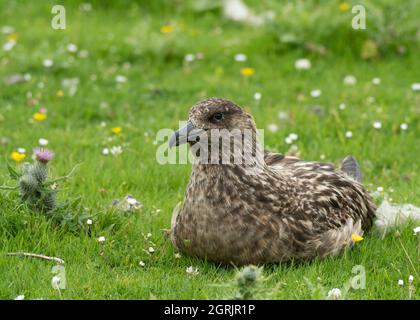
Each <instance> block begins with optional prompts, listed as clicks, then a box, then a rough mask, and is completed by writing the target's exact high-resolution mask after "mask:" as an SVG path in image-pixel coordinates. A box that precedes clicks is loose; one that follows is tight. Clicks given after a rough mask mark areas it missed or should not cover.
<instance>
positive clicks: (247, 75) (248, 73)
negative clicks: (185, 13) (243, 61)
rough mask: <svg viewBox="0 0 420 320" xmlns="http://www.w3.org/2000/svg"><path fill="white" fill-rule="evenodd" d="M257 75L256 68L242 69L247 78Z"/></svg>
mask: <svg viewBox="0 0 420 320" xmlns="http://www.w3.org/2000/svg"><path fill="white" fill-rule="evenodd" d="M254 73H255V69H254V68H249V67H247V68H241V74H242V75H243V76H245V77H250V76H252V75H253V74H254Z"/></svg>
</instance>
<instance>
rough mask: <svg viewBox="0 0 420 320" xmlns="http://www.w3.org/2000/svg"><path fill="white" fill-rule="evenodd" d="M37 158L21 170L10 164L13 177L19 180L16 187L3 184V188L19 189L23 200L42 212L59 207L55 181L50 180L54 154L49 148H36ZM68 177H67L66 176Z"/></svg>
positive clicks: (24, 165) (25, 164)
mask: <svg viewBox="0 0 420 320" xmlns="http://www.w3.org/2000/svg"><path fill="white" fill-rule="evenodd" d="M34 155H35V160H34V162H33V163H32V164H31V163H24V164H23V165H22V168H21V170H20V172H17V171H16V170H15V169H13V168H12V167H11V166H10V165H8V169H9V173H10V176H11V178H12V179H14V180H16V181H17V186H16V187H7V186H1V187H0V189H2V190H16V189H17V190H19V191H20V196H21V199H22V201H23V202H26V203H27V204H28V205H29V206H30V207H31V208H34V209H36V210H39V211H42V212H50V211H52V210H54V209H55V208H56V207H57V202H56V190H55V188H53V184H54V182H55V181H57V180H55V181H49V180H48V162H50V161H51V160H52V159H53V158H54V154H53V153H52V152H51V151H49V150H47V149H35V152H34ZM64 178H66V177H64Z"/></svg>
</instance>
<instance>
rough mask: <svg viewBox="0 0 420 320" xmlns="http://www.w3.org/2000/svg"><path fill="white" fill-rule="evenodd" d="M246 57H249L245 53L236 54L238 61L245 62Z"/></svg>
mask: <svg viewBox="0 0 420 320" xmlns="http://www.w3.org/2000/svg"><path fill="white" fill-rule="evenodd" d="M246 59H247V57H246V55H245V54H243V53H238V54H236V55H235V61H237V62H244V61H246Z"/></svg>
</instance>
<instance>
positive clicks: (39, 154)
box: [35, 148, 54, 163]
mask: <svg viewBox="0 0 420 320" xmlns="http://www.w3.org/2000/svg"><path fill="white" fill-rule="evenodd" d="M35 158H36V160H38V161H39V162H42V163H48V162H49V161H51V160H52V159H53V158H54V153H53V152H52V151H50V150H48V149H44V148H37V149H35Z"/></svg>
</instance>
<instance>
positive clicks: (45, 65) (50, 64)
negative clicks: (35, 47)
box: [42, 59, 54, 68]
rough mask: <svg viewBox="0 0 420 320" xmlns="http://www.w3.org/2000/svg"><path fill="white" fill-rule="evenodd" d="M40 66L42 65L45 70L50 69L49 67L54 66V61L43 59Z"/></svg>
mask: <svg viewBox="0 0 420 320" xmlns="http://www.w3.org/2000/svg"><path fill="white" fill-rule="evenodd" d="M42 65H43V66H44V67H45V68H51V67H52V66H53V65H54V61H52V60H51V59H44V60H43V61H42Z"/></svg>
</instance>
